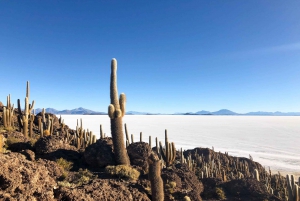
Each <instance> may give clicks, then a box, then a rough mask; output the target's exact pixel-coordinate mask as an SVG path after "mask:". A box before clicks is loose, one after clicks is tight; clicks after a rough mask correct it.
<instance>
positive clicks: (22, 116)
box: [18, 81, 34, 137]
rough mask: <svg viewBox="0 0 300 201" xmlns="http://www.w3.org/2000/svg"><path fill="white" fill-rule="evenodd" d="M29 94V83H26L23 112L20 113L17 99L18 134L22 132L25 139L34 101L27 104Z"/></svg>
mask: <svg viewBox="0 0 300 201" xmlns="http://www.w3.org/2000/svg"><path fill="white" fill-rule="evenodd" d="M29 93H30V89H29V82H28V81H27V86H26V98H25V109H24V112H22V108H21V101H20V99H18V113H19V116H18V121H19V125H20V132H21V131H22V132H23V134H24V136H25V137H28V123H29V117H30V114H31V111H32V109H33V107H34V101H32V104H29Z"/></svg>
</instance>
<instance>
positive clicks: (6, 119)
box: [3, 94, 14, 128]
mask: <svg viewBox="0 0 300 201" xmlns="http://www.w3.org/2000/svg"><path fill="white" fill-rule="evenodd" d="M13 117H14V105H11V103H10V94H9V95H8V96H7V103H6V107H3V125H4V128H12V127H13Z"/></svg>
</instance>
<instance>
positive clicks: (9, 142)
mask: <svg viewBox="0 0 300 201" xmlns="http://www.w3.org/2000/svg"><path fill="white" fill-rule="evenodd" d="M19 142H23V141H22V140H21V139H19V138H16V137H13V136H8V138H7V140H6V144H5V148H6V149H7V148H9V147H10V146H11V145H12V144H15V143H19Z"/></svg>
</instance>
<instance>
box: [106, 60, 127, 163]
mask: <svg viewBox="0 0 300 201" xmlns="http://www.w3.org/2000/svg"><path fill="white" fill-rule="evenodd" d="M125 102H126V96H125V94H124V93H122V94H121V95H120V98H118V88H117V60H116V59H112V61H111V75H110V103H111V104H110V105H109V106H108V116H109V118H110V125H111V135H112V140H113V145H114V154H115V160H116V163H117V164H118V165H130V160H129V157H128V154H127V151H126V149H125V143H124V138H123V136H124V134H123V124H122V117H124V115H125Z"/></svg>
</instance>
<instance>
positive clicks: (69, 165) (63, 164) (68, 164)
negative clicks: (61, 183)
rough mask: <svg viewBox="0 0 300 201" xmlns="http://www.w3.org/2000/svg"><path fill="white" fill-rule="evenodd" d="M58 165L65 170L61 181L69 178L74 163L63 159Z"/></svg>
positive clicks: (58, 161) (59, 160)
mask: <svg viewBox="0 0 300 201" xmlns="http://www.w3.org/2000/svg"><path fill="white" fill-rule="evenodd" d="M56 163H57V164H58V165H59V167H61V168H62V170H63V172H62V175H61V179H62V180H65V179H66V178H67V177H68V172H69V170H71V168H72V167H73V163H72V162H70V161H67V160H66V159H63V158H60V159H57V160H56Z"/></svg>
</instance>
